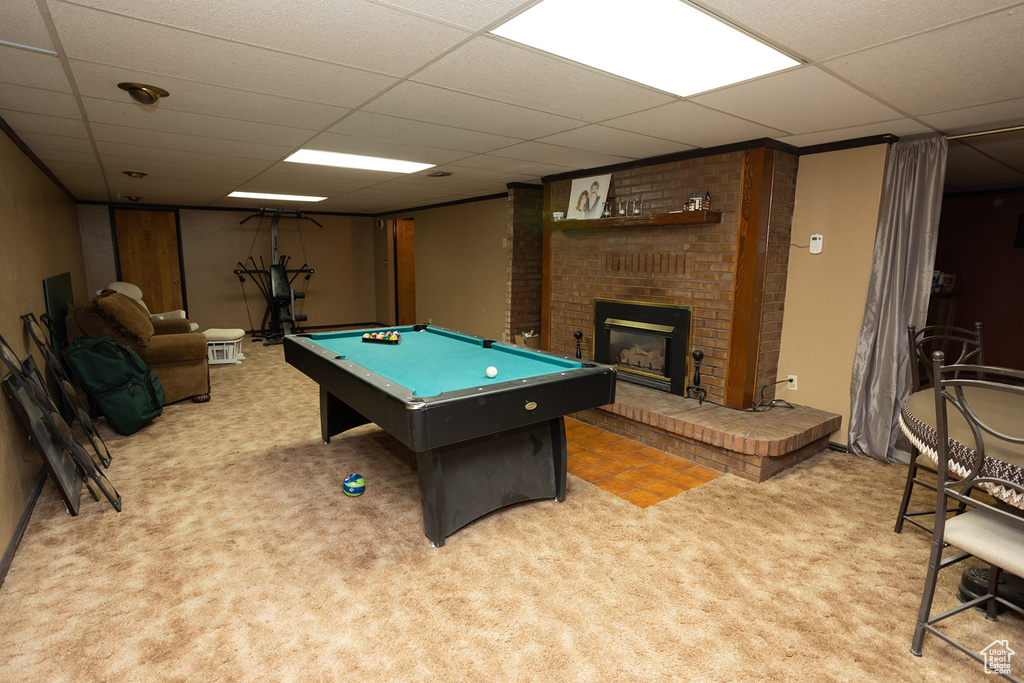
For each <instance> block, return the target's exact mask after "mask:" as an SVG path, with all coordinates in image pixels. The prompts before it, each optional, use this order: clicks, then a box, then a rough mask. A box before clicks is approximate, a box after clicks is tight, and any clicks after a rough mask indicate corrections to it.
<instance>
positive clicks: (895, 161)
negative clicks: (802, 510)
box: [849, 136, 946, 462]
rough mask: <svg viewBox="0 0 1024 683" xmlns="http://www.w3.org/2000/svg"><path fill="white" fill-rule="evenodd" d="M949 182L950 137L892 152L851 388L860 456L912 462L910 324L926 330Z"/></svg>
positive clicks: (852, 439)
mask: <svg viewBox="0 0 1024 683" xmlns="http://www.w3.org/2000/svg"><path fill="white" fill-rule="evenodd" d="M945 177H946V138H945V137H942V136H931V137H927V138H919V139H915V140H906V141H900V142H896V143H894V144H893V145H892V147H891V148H890V150H889V159H888V165H887V167H886V171H885V184H884V186H883V188H882V205H881V208H880V209H879V215H878V231H877V232H876V234H875V251H874V255H873V256H872V262H871V280H870V282H869V283H868V294H867V302H866V303H865V306H864V318H863V321H862V322H861V328H860V337H859V338H858V339H857V352H856V355H855V357H854V361H853V378H852V380H851V383H850V432H849V444H850V450H851V451H852V452H854V453H856V454H858V455H867V456H870V457H872V458H875V459H877V460H882V461H888V462H893V461H896V460H899V461H907V460H908V457H909V456H908V454H907V453H906V452H900V453H897V448H896V443H897V439H902V435H901V433H900V429H899V424H898V423H897V419H898V417H899V411H900V408H901V407H902V405H903V402H904V401H905V400H906V398H907V395H908V393H909V380H908V372H909V364H908V363H909V360H910V349H909V348H908V344H907V341H906V340H907V325H911V324H913V325H916V326H918V327H920V326H922V325H924V322H925V319H926V317H927V314H928V296H929V294H930V292H931V283H932V271H933V269H934V265H935V245H936V243H937V241H938V230H939V212H940V211H941V209H942V186H943V182H944V180H945ZM901 450H902V449H901Z"/></svg>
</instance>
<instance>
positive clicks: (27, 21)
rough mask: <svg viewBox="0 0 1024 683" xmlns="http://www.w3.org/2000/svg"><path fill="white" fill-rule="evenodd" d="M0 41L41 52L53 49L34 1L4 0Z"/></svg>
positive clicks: (51, 41) (0, 21) (0, 24)
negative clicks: (36, 49) (33, 48)
mask: <svg viewBox="0 0 1024 683" xmlns="http://www.w3.org/2000/svg"><path fill="white" fill-rule="evenodd" d="M0 40H3V41H5V42H8V43H17V44H18V45H26V46H28V47H35V48H40V49H43V50H53V49H54V45H53V40H52V39H51V38H50V33H49V31H47V29H46V23H45V22H44V21H43V17H42V16H41V15H40V14H39V5H38V4H37V3H36V0H4V6H3V18H2V20H0Z"/></svg>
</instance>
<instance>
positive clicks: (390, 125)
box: [329, 111, 521, 153]
mask: <svg viewBox="0 0 1024 683" xmlns="http://www.w3.org/2000/svg"><path fill="white" fill-rule="evenodd" d="M329 132H331V133H339V134H341V135H347V136H356V137H361V138H365V139H369V140H373V141H380V142H384V143H388V144H400V145H419V144H422V142H423V141H424V140H429V141H430V143H431V144H432V145H434V146H436V147H440V148H442V149H449V150H457V151H461V152H477V153H481V152H489V151H491V150H492V149H498V148H499V147H507V146H509V145H512V144H515V143H516V142H521V141H520V140H518V139H516V138H510V137H507V136H505V135H494V134H492V133H480V132H477V131H472V130H465V129H464V128H453V127H452V126H442V125H439V124H436V123H425V122H423V121H414V120H412V119H400V118H398V117H396V116H387V115H385V114H375V113H372V112H367V111H358V112H354V113H353V114H352V115H351V116H347V117H345V119H344V120H342V121H341V122H339V123H338V124H337V125H335V126H333V127H331V128H330V130H329Z"/></svg>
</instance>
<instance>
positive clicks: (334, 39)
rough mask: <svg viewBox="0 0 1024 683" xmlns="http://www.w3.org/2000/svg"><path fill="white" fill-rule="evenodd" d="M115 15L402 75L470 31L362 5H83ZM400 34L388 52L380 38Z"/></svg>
mask: <svg viewBox="0 0 1024 683" xmlns="http://www.w3.org/2000/svg"><path fill="white" fill-rule="evenodd" d="M80 3H81V4H83V5H88V6H91V7H94V8H98V9H103V10H106V11H110V12H117V13H119V14H124V15H126V16H129V17H134V18H137V19H143V20H145V21H146V22H152V23H153V24H162V25H166V26H172V27H175V28H180V29H185V30H187V31H192V32H196V33H202V34H204V35H208V36H215V37H218V38H223V39H226V40H231V41H235V42H239V43H245V44H248V45H255V46H259V47H263V48H269V49H271V50H277V51H280V52H284V53H288V54H294V55H302V56H306V57H311V58H313V59H317V60H323V61H327V62H333V63H335V64H345V65H349V66H354V67H357V68H360V69H368V70H371V71H376V72H379V73H387V74H393V75H397V76H404V75H406V74H408V73H409V72H410V71H412V70H414V69H416V68H418V67H419V66H420V65H421V64H422V63H423V62H425V61H428V60H430V59H433V58H435V57H436V56H438V55H440V54H442V53H443V52H444V51H446V50H448V49H449V48H451V47H452V46H454V45H455V44H457V43H459V42H460V41H463V40H465V39H467V38H468V37H469V36H470V34H469V33H468V32H466V31H465V30H462V29H458V28H455V27H452V26H446V25H444V24H440V23H438V22H436V21H431V20H429V19H426V18H423V17H419V16H415V15H413V14H410V13H408V12H403V11H400V10H397V9H395V8H392V7H387V6H384V5H381V4H377V3H373V2H364V1H363V0H346V1H345V2H324V1H323V0H288V1H287V2H267V1H266V0H232V2H209V0H179V1H178V2H174V3H168V2H138V0H80ZM387 34H391V35H401V36H402V43H401V49H389V47H388V44H387V41H386V40H385V41H382V39H381V37H382V36H383V35H387Z"/></svg>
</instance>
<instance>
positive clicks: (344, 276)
mask: <svg viewBox="0 0 1024 683" xmlns="http://www.w3.org/2000/svg"><path fill="white" fill-rule="evenodd" d="M252 213H253V212H252V211H213V210H202V209H181V210H180V211H179V221H180V225H181V249H182V254H183V256H184V264H185V286H186V294H187V298H188V315H189V319H190V320H192V321H193V322H195V323H198V325H199V328H200V329H201V330H203V329H206V328H209V327H240V328H242V329H246V330H248V329H252V328H253V327H255V328H259V326H260V322H261V320H262V318H263V312H264V310H265V309H266V300H265V299H264V298H263V295H262V294H261V293H260V291H259V289H257V287H256V286H255V284H254V283H253V280H252V278H251V277H247V278H246V282H245V284H244V288H245V289H244V295H243V289H242V285H241V284H240V283H239V281H238V278H237V277H236V276H235V275H234V273H233V272H232V271H233V270H234V269H235V268H237V267H238V266H237V264H238V262H239V261H243V262H244V261H246V260H247V259H248V257H249V255H250V254H251V255H252V256H253V258H254V259H255V260H256V262H257V263H259V261H260V257H263V261H264V263H265V264H267V265H269V264H270V258H271V257H270V226H271V219H270V218H269V217H268V218H262V219H261V218H253V219H251V220H249V221H247V222H246V223H245V224H242V223H241V221H242V220H243V219H245V218H246V217H247V216H250V215H252ZM79 217H80V220H81V221H82V241H83V245H84V251H85V253H86V254H87V260H88V272H89V283H90V285H89V286H90V288H91V289H90V291H95V290H96V289H99V288H100V287H102V286H104V285H105V284H106V283H107V282H110V281H112V280H114V279H116V278H115V268H114V258H113V246H112V243H111V233H110V222H109V215H108V209H107V207H105V206H104V207H98V206H85V207H80V209H79ZM313 218H314V219H315V220H316V221H317V222H318V223H320V224H321V225H323V227H322V228H320V227H317V226H316V225H315V224H314V223H312V222H311V221H307V220H304V221H296V220H295V219H294V218H281V219H280V220H279V221H278V252H279V253H280V254H282V255H287V256H291V261H289V263H288V266H289V267H290V268H299V267H301V266H302V265H303V263H308V265H309V267H311V268H313V269H314V270H315V271H316V272H315V273H314V274H313V276H312V277H311V278H310V279H309V282H308V289H306V300H305V301H303V302H300V303H299V305H297V306H296V308H297V309H299V311H300V312H302V313H305V314H306V315H307V316H309V320H307V321H306V323H304V324H305V325H308V326H321V325H343V324H350V323H363V322H372V321H373V320H374V319H375V318H376V298H375V294H374V245H373V234H372V232H373V221H372V220H371V219H370V218H362V217H347V216H313ZM306 284H307V283H306V281H305V280H304V279H303V278H302V276H299V278H298V279H296V280H295V282H294V284H293V286H294V288H295V289H296V291H302V290H303V288H304V287H305V286H306ZM247 306H248V308H247Z"/></svg>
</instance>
